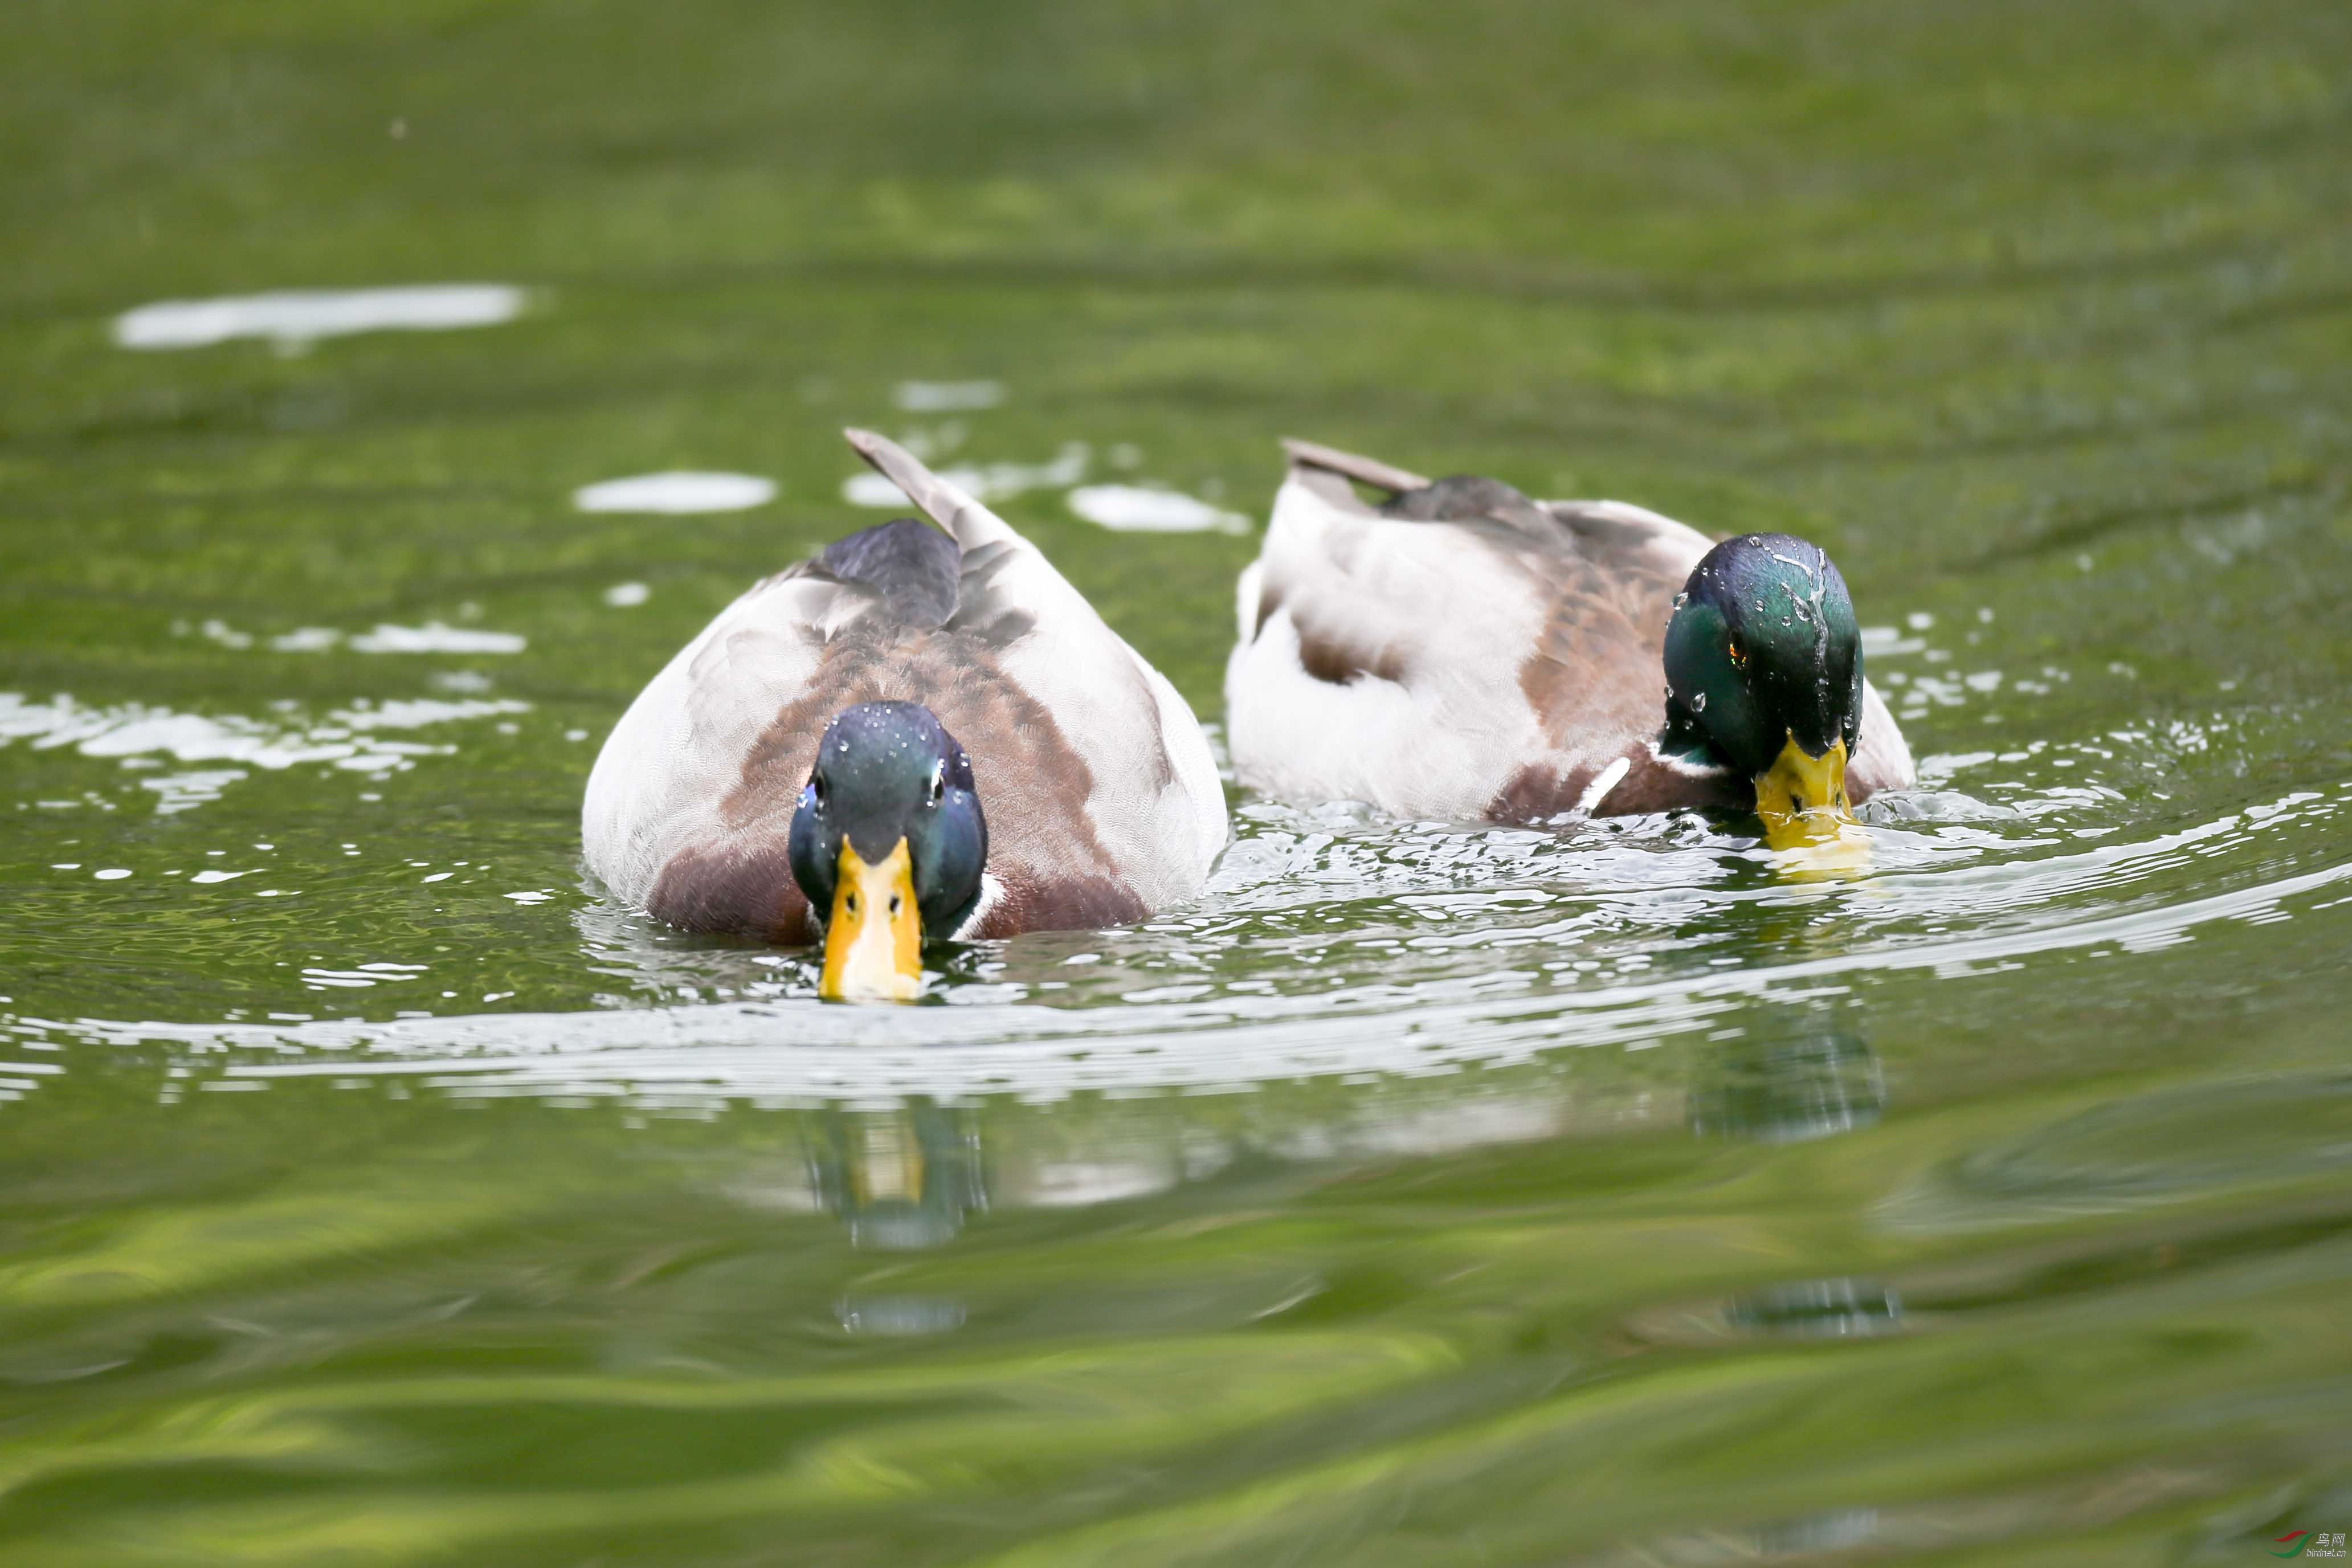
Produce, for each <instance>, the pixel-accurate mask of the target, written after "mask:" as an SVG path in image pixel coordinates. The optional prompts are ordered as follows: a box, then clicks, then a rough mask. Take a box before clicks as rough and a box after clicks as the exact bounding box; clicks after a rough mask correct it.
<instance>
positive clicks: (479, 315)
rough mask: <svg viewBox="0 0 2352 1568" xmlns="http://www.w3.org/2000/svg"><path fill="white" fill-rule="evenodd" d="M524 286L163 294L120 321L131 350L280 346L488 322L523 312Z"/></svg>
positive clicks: (117, 334) (118, 338)
mask: <svg viewBox="0 0 2352 1568" xmlns="http://www.w3.org/2000/svg"><path fill="white" fill-rule="evenodd" d="M525 298H526V296H525V293H524V291H523V290H522V289H518V288H516V287H514V286H513V285H511V284H508V283H428V284H421V285H416V286H414V287H409V288H397V289H285V290H281V291H278V292H275V293H268V294H243V295H235V296H231V297H229V298H226V299H218V300H160V301H158V302H157V303H155V304H152V305H142V306H140V307H139V308H138V309H137V310H125V311H124V312H123V313H122V314H121V315H120V316H117V317H116V318H115V319H114V341H115V342H117V343H119V344H121V346H122V347H124V348H127V349H193V348H202V347H205V346H206V345H207V344H211V343H220V342H228V341H229V340H230V339H232V338H266V339H268V340H269V341H271V342H275V343H277V344H278V345H279V346H280V347H282V348H289V349H301V348H307V347H309V346H310V344H311V343H312V342H316V341H317V340H319V339H320V338H337V337H347V336H349V335H351V334H352V333H354V332H383V331H406V332H445V331H455V330H457V329H458V328H462V327H490V326H496V325H498V324H499V322H501V321H512V320H514V318H515V317H517V316H519V315H520V314H521V313H522V309H523V304H524V302H525Z"/></svg>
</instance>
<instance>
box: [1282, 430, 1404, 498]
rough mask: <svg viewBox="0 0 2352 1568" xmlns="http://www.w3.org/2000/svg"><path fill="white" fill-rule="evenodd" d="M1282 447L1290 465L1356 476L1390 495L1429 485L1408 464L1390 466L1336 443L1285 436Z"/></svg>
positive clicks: (1357, 478) (1354, 477) (1346, 476)
mask: <svg viewBox="0 0 2352 1568" xmlns="http://www.w3.org/2000/svg"><path fill="white" fill-rule="evenodd" d="M1282 449H1283V451H1284V452H1285V453H1286V454H1287V455H1288V456H1289V458H1290V464H1291V467H1293V468H1320V469H1321V470H1323V471H1324V472H1325V473H1331V474H1338V475H1339V476H1340V477H1341V478H1342V479H1356V480H1359V481H1360V482H1362V483H1364V484H1368V485H1370V486H1371V487H1372V488H1373V489H1383V490H1386V491H1388V492H1389V493H1390V494H1391V495H1400V496H1401V495H1402V494H1404V493H1405V492H1406V491H1407V490H1423V489H1428V488H1429V480H1427V479H1423V477H1422V476H1421V475H1419V474H1416V473H1414V472H1413V471H1412V469H1410V468H1392V467H1391V466H1390V465H1389V464H1387V463H1383V462H1381V460H1380V459H1379V458H1360V457H1358V456H1357V455H1356V454H1355V453H1353V452H1342V451H1340V450H1339V448H1338V447H1318V446H1317V445H1316V444H1315V443H1314V442H1312V441H1294V440H1292V439H1290V438H1289V437H1284V438H1283V442H1282Z"/></svg>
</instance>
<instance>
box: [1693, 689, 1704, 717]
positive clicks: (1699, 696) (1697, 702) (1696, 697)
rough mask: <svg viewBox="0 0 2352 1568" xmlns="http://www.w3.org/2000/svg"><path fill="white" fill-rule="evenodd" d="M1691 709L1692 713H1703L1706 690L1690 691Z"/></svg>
mask: <svg viewBox="0 0 2352 1568" xmlns="http://www.w3.org/2000/svg"><path fill="white" fill-rule="evenodd" d="M1691 711H1692V712H1694V713H1704V712H1706V692H1704V691H1694V692H1692V693H1691Z"/></svg>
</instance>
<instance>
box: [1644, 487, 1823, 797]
mask: <svg viewBox="0 0 2352 1568" xmlns="http://www.w3.org/2000/svg"><path fill="white" fill-rule="evenodd" d="M1665 664H1666V692H1667V696H1666V716H1667V729H1668V732H1669V734H1670V735H1671V736H1676V737H1686V738H1690V739H1696V740H1700V741H1704V742H1705V743H1706V747H1707V748H1708V749H1709V750H1710V751H1711V752H1714V753H1715V755H1716V756H1717V758H1718V759H1719V760H1720V761H1722V762H1724V763H1727V764H1728V765H1729V766H1731V767H1733V768H1736V769H1738V771H1739V772H1740V773H1743V774H1745V775H1746V776H1747V777H1748V778H1749V779H1751V780H1753V781H1754V782H1755V784H1756V809H1757V810H1758V812H1759V813H1760V814H1761V815H1762V816H1763V817H1764V820H1765V826H1766V828H1767V833H1766V837H1768V838H1776V839H1777V837H1780V836H1781V835H1782V834H1783V833H1786V832H1788V831H1789V830H1790V829H1792V828H1794V827H1796V826H1797V825H1798V819H1800V818H1807V817H1813V818H1818V819H1820V823H1819V824H1817V826H1819V825H1822V824H1825V825H1827V826H1832V828H1833V827H1834V825H1835V824H1836V823H1837V822H1840V821H1845V820H1851V816H1850V814H1849V813H1848V811H1847V809H1846V795H1845V769H1846V763H1847V760H1848V759H1849V758H1850V757H1851V756H1852V755H1853V750H1854V747H1855V745H1856V744H1857V743H1858V742H1859V741H1860V739H1861V734H1862V628H1861V627H1860V626H1858V625H1856V624H1855V621H1854V618H1853V600H1852V599H1851V598H1849V597H1847V595H1846V591H1845V579H1844V578H1843V577H1841V576H1839V575H1838V569H1837V568H1836V567H1835V566H1834V565H1832V563H1831V562H1830V558H1829V554H1828V552H1825V551H1823V550H1822V547H1821V546H1820V545H1818V544H1810V543H1808V542H1805V541H1804V540H1801V539H1799V538H1797V537H1795V536H1794V535H1792V534H1787V533H1744V534H1741V535H1740V536H1739V537H1738V538H1737V539H1727V540H1725V541H1724V542H1722V543H1720V544H1718V545H1717V546H1716V547H1715V548H1714V549H1713V550H1710V551H1708V552H1706V557H1705V558H1704V559H1703V560H1701V561H1700V562H1699V563H1698V565H1697V566H1696V568H1694V569H1693V570H1692V572H1691V574H1690V580H1689V581H1688V582H1686V583H1685V584H1684V585H1683V591H1682V593H1681V594H1680V595H1677V596H1676V598H1675V614H1674V619H1673V620H1672V621H1670V622H1668V623H1667V626H1666V658H1665ZM1793 836H1794V837H1810V836H1811V835H1810V834H1808V833H1804V832H1796V833H1794V834H1793Z"/></svg>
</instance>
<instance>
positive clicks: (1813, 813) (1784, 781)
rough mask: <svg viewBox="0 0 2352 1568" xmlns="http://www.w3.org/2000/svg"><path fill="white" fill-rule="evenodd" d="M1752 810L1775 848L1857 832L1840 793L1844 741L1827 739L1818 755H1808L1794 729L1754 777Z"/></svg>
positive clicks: (1842, 790) (1805, 844) (1824, 841)
mask: <svg viewBox="0 0 2352 1568" xmlns="http://www.w3.org/2000/svg"><path fill="white" fill-rule="evenodd" d="M1756 815H1757V816H1760V817H1762V818H1763V819H1764V842H1765V843H1767V844H1769V845H1770V846H1771V847H1773V848H1775V849H1798V848H1803V847H1809V846H1813V845H1821V844H1827V843H1831V842H1833V841H1835V840H1837V839H1840V838H1843V837H1848V836H1849V830H1853V832H1852V834H1851V836H1852V837H1861V834H1860V831H1859V829H1860V825H1859V824H1858V823H1856V822H1855V821H1854V819H1853V811H1852V810H1851V809H1849V808H1848V806H1847V805H1846V799H1845V742H1843V740H1839V741H1832V742H1831V743H1830V749H1829V750H1828V751H1826V752H1822V754H1821V755H1820V756H1818V757H1814V756H1808V755H1807V754H1806V752H1805V749H1804V748H1803V747H1802V746H1800V745H1799V744H1797V738H1796V737H1795V736H1794V735H1791V736H1790V737H1789V743H1788V744H1787V745H1785V746H1783V747H1781V748H1780V756H1778V757H1777V758H1775V759H1773V763H1772V765H1771V766H1770V767H1769V768H1767V769H1765V770H1764V771H1763V772H1762V773H1759V774H1758V775H1757V777H1756Z"/></svg>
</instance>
